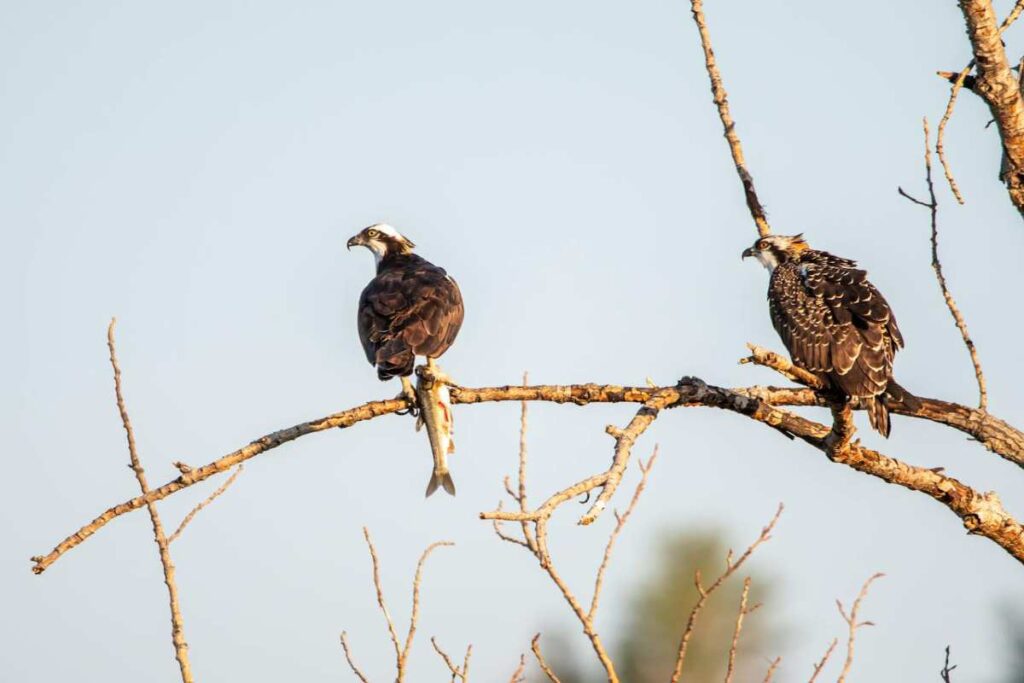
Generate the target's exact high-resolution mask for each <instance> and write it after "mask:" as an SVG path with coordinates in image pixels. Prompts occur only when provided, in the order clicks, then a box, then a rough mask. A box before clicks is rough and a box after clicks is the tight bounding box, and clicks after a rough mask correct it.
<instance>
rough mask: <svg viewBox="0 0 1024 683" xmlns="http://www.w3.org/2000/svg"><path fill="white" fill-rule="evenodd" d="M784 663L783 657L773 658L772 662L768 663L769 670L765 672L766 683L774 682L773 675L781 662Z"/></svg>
mask: <svg viewBox="0 0 1024 683" xmlns="http://www.w3.org/2000/svg"><path fill="white" fill-rule="evenodd" d="M781 663H782V657H776V658H775V659H773V660H772V663H771V664H769V665H768V671H766V672H765V674H764V683H772V677H773V676H774V675H775V670H776V669H777V668H779V664H781Z"/></svg>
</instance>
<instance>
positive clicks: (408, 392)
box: [395, 377, 419, 416]
mask: <svg viewBox="0 0 1024 683" xmlns="http://www.w3.org/2000/svg"><path fill="white" fill-rule="evenodd" d="M399 379H401V380H402V391H401V392H399V394H398V396H395V398H397V399H404V400H405V403H406V405H408V406H409V408H408V409H407V410H404V411H399V414H400V415H413V416H416V415H418V414H419V400H418V399H417V398H416V389H414V388H413V386H412V382H411V381H410V380H409V378H408V377H400V378H399Z"/></svg>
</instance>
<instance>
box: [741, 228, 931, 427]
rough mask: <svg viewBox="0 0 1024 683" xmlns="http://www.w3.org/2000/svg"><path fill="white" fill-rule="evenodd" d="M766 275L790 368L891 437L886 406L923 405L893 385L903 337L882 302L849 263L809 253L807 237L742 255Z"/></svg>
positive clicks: (767, 243) (770, 239)
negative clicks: (849, 403)
mask: <svg viewBox="0 0 1024 683" xmlns="http://www.w3.org/2000/svg"><path fill="white" fill-rule="evenodd" d="M748 256H753V257H754V258H756V259H757V260H758V261H760V262H761V264H762V265H763V266H764V267H765V268H767V269H768V272H769V273H770V277H769V281H768V310H769V312H770V314H771V319H772V325H773V326H774V327H775V330H776V331H777V332H778V333H779V336H780V337H781V338H782V342H783V343H784V344H785V345H786V348H787V349H788V350H789V354H790V357H791V358H792V360H793V363H794V364H795V365H797V366H798V367H800V368H802V369H804V370H807V371H808V372H811V373H812V374H814V375H815V376H817V377H818V378H819V379H820V380H821V381H822V382H823V383H824V384H825V386H826V390H828V391H832V392H833V393H835V394H838V396H839V397H840V398H842V399H843V400H850V399H856V400H858V401H859V402H860V403H861V404H862V405H863V407H864V408H865V410H866V411H867V413H868V419H869V420H870V421H871V426H872V427H873V428H874V429H875V430H876V431H877V432H878V433H880V434H882V435H883V436H885V437H888V436H889V432H890V430H891V423H890V420H889V404H890V403H892V402H897V403H901V404H903V405H904V406H905V407H907V408H908V409H910V410H914V409H916V408H917V407H919V405H920V402H919V401H918V399H917V398H916V397H915V396H914V395H913V394H911V393H910V392H908V391H907V390H906V389H904V388H903V387H901V386H900V385H899V384H897V383H896V380H894V379H893V378H892V367H893V359H894V358H895V356H896V351H897V349H899V348H902V346H903V335H902V334H901V333H900V329H899V327H898V326H897V325H896V318H895V316H894V315H893V312H892V309H891V308H890V307H889V304H888V303H887V302H886V300H885V298H884V297H883V296H882V294H881V293H880V292H879V291H878V290H877V289H876V288H875V286H874V285H873V284H871V282H870V281H868V278H867V272H865V271H864V270H860V269H858V268H857V263H856V262H855V261H851V260H850V259H845V258H840V257H838V256H833V255H832V254H830V253H828V252H825V251H818V250H816V249H811V247H810V246H809V245H808V244H807V242H806V241H805V240H804V238H803V235H793V236H786V235H769V236H766V237H762V238H760V239H758V240H757V241H756V242H754V245H753V246H752V247H750V248H748V249H746V250H745V251H744V252H743V258H747V257H748Z"/></svg>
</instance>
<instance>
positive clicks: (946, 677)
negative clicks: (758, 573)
mask: <svg viewBox="0 0 1024 683" xmlns="http://www.w3.org/2000/svg"><path fill="white" fill-rule="evenodd" d="M1018 4H1020V3H1018ZM956 666H957V665H956V664H954V665H953V666H950V665H949V645H947V646H946V662H945V664H943V665H942V671H940V672H939V675H940V676H942V683H953V669H955V668H956Z"/></svg>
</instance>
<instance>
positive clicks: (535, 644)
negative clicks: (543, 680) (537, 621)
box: [530, 633, 562, 683]
mask: <svg viewBox="0 0 1024 683" xmlns="http://www.w3.org/2000/svg"><path fill="white" fill-rule="evenodd" d="M530 649H531V650H533V656H534V657H536V658H537V666H539V667H540V670H541V671H543V672H544V675H545V676H547V677H548V680H549V681H551V683H562V681H561V679H559V678H558V676H556V675H555V672H554V671H552V670H551V667H550V666H548V663H547V662H546V661H545V660H544V655H543V654H541V651H540V634H539V633H538V634H537V635H535V636H534V637H533V640H531V641H530Z"/></svg>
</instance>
